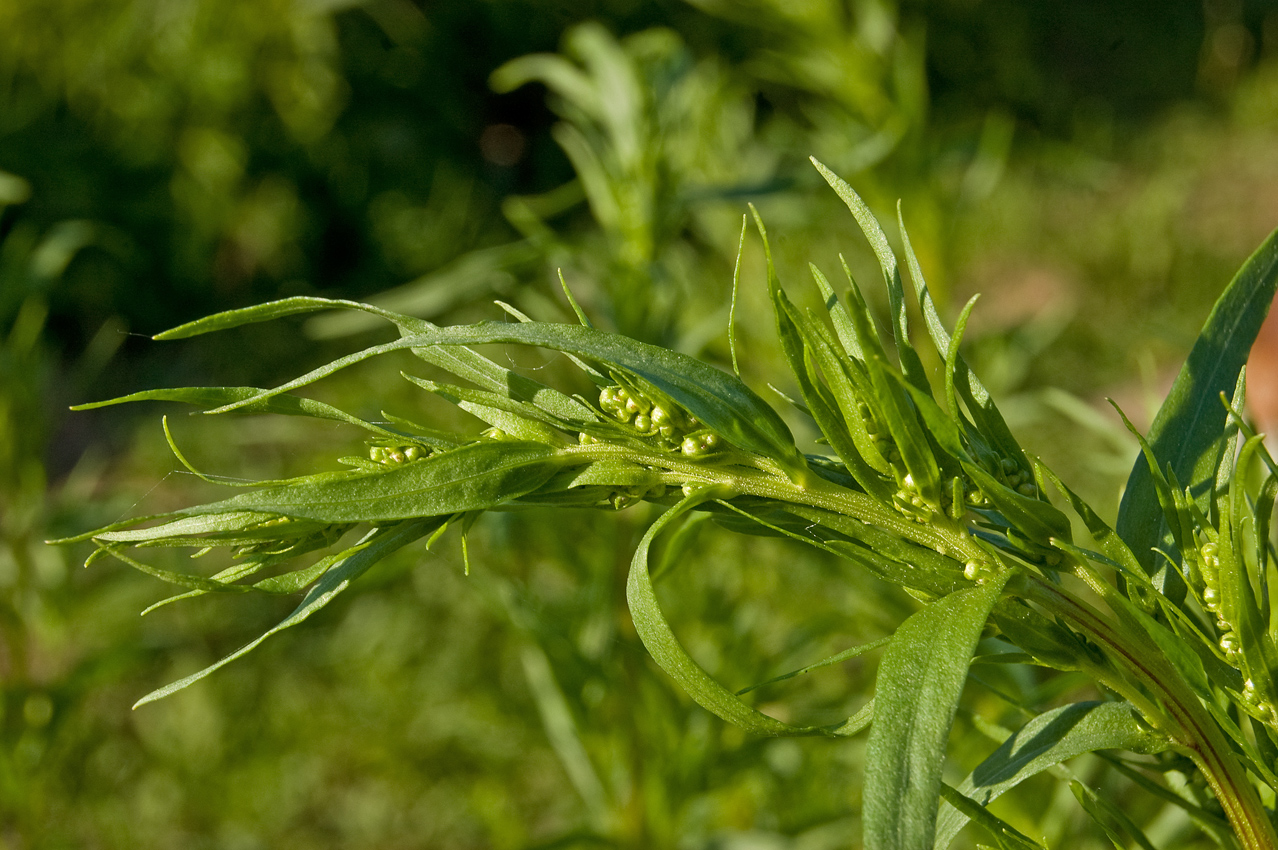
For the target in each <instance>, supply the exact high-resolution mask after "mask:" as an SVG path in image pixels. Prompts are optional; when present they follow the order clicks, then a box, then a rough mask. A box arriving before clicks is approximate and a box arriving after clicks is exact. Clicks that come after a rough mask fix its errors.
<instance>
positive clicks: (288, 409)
mask: <svg viewBox="0 0 1278 850" xmlns="http://www.w3.org/2000/svg"><path fill="white" fill-rule="evenodd" d="M263 392H265V390H263V389H261V388H260V387H174V388H172V389H160V390H144V391H143V392H138V393H130V394H129V395H125V396H120V397H119V398H111V399H107V400H105V401H92V402H88V403H87V404H77V405H75V406H74V407H72V408H71V409H72V410H93V409H94V408H98V407H108V406H110V405H115V404H125V403H127V402H133V401H176V402H181V403H183V404H193V405H195V406H196V407H202V408H204V409H205V410H209V409H212V408H215V407H223V406H225V405H228V404H234V403H236V402H241V401H245V400H247V399H257V398H260V397H261V395H262V393H263ZM236 412H237V413H278V414H282V415H284V416H309V417H311V418H313V419H328V420H330V421H333V422H346V423H348V424H350V425H356V426H358V427H360V428H363V429H365V430H368V431H372V432H373V433H374V434H378V435H380V436H383V437H390V438H398V437H402V436H403V435H402V434H397V433H395V432H394V431H388V430H386V429H385V428H383V427H381V426H380V425H374V424H373V423H372V422H366V421H364V420H363V419H360V418H359V417H358V416H352V415H351V414H349V413H347V412H346V411H344V410H339V409H338V408H336V407H333V406H332V405H331V404H325V403H324V402H322V401H315V400H314V399H309V398H300V397H298V396H292V395H288V394H281V395H273V396H270V397H268V398H260V400H259V401H255V402H253V403H251V404H248V405H246V406H244V407H240V408H237V409H236Z"/></svg>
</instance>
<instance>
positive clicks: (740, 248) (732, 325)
mask: <svg viewBox="0 0 1278 850" xmlns="http://www.w3.org/2000/svg"><path fill="white" fill-rule="evenodd" d="M746 224H747V220H746V216H745V215H744V214H742V216H741V239H740V240H739V241H738V242H737V263H736V265H735V266H733V267H732V303H731V304H729V305H728V352H729V353H730V354H731V355H732V374H734V375H736V376H737V377H738V378H740V377H741V366H740V365H739V364H738V363H737V291H738V290H739V289H740V288H741V256H742V254H744V253H745V237H746Z"/></svg>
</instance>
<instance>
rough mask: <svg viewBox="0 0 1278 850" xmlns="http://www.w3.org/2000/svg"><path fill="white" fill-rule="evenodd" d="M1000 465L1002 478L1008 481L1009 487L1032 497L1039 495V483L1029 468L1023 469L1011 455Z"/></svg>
mask: <svg viewBox="0 0 1278 850" xmlns="http://www.w3.org/2000/svg"><path fill="white" fill-rule="evenodd" d="M999 466H1000V467H1001V469H1000V472H1002V478H1003V480H1004V481H1005V482H1007V486H1008V487H1010V488H1012V489H1013V490H1015V491H1016V492H1017V493H1020V494H1021V495H1022V496H1026V497H1028V498H1031V499H1033V498H1034V497H1036V496H1037V495H1038V485H1036V484H1035V483H1034V476H1033V475H1032V474H1031V473H1030V471H1029V470H1027V469H1022V468H1021V465H1020V464H1019V463H1017V462H1016V461H1014V460H1012V459H1011V458H1010V457H1005V458H1003V459H1002V460H1001V461H1000V462H999Z"/></svg>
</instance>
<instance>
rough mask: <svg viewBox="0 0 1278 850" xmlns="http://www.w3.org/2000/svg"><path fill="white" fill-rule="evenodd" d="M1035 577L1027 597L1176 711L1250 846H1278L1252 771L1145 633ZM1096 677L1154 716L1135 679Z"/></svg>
mask: <svg viewBox="0 0 1278 850" xmlns="http://www.w3.org/2000/svg"><path fill="white" fill-rule="evenodd" d="M1027 578H1028V579H1029V587H1030V593H1029V594H1027V597H1028V598H1030V599H1032V600H1033V601H1035V602H1037V603H1038V604H1040V605H1042V606H1043V607H1044V608H1045V609H1047V610H1048V611H1050V612H1051V613H1053V614H1056V615H1058V616H1059V617H1060V618H1061V619H1062V620H1065V621H1067V622H1069V623H1070V624H1071V625H1072V626H1074V627H1075V628H1077V629H1078V630H1079V631H1081V632H1082V633H1084V634H1085V635H1086V636H1087V637H1088V638H1090V639H1091V640H1093V641H1094V642H1096V643H1097V644H1099V645H1100V646H1102V647H1104V648H1105V649H1106V650H1107V655H1108V656H1109V657H1110V658H1112V659H1114V660H1115V661H1116V662H1117V663H1118V664H1119V665H1120V666H1122V667H1123V668H1124V669H1125V672H1127V673H1128V674H1129V675H1131V676H1132V678H1133V679H1135V681H1137V682H1140V683H1142V684H1144V685H1146V686H1147V687H1149V689H1150V691H1152V692H1153V694H1154V696H1155V697H1156V698H1157V699H1158V701H1159V702H1161V703H1162V704H1163V705H1164V706H1165V707H1166V710H1167V713H1168V714H1169V715H1170V719H1171V721H1172V722H1173V723H1174V724H1175V726H1176V727H1177V728H1176V730H1174V731H1173V730H1166V729H1165V730H1164V731H1166V732H1169V734H1172V735H1173V737H1174V738H1176V739H1178V740H1177V742H1178V743H1179V744H1180V745H1181V746H1183V747H1184V748H1185V749H1186V750H1187V751H1188V753H1189V757H1190V758H1191V759H1192V760H1193V761H1194V763H1195V764H1196V765H1197V766H1198V768H1199V769H1200V770H1201V771H1202V772H1203V775H1204V776H1205V777H1206V778H1207V782H1208V784H1210V785H1211V788H1212V791H1213V792H1214V793H1215V795H1216V799H1218V800H1219V801H1220V804H1221V807H1222V808H1223V809H1224V811H1225V816H1226V817H1227V818H1228V819H1229V823H1230V824H1231V825H1232V826H1233V828H1234V831H1235V833H1237V835H1238V839H1239V841H1240V842H1241V844H1242V846H1243V848H1244V849H1245V850H1278V834H1276V833H1275V832H1274V827H1273V823H1272V821H1271V820H1270V819H1269V813H1268V811H1267V810H1266V809H1265V807H1264V804H1263V803H1261V801H1260V795H1259V794H1257V793H1256V789H1255V787H1253V786H1252V784H1251V782H1250V780H1249V779H1248V777H1247V772H1246V770H1245V768H1244V767H1243V766H1242V764H1241V763H1240V762H1239V761H1238V759H1237V758H1236V757H1235V756H1234V753H1233V750H1232V748H1231V747H1230V746H1229V742H1228V741H1227V740H1226V739H1225V736H1224V734H1223V733H1222V732H1221V730H1220V727H1219V726H1218V725H1217V724H1216V722H1215V721H1214V720H1213V719H1212V717H1211V715H1209V714H1208V713H1207V711H1206V709H1205V708H1204V707H1203V705H1202V703H1200V702H1199V700H1198V697H1197V696H1195V695H1194V694H1193V693H1192V692H1191V691H1190V690H1189V688H1188V686H1187V685H1186V684H1185V682H1184V680H1183V679H1182V678H1181V676H1180V674H1179V673H1177V672H1176V671H1175V669H1174V668H1172V666H1171V665H1170V664H1169V663H1168V662H1167V660H1166V659H1165V658H1164V657H1163V655H1162V653H1161V652H1159V650H1158V648H1157V647H1156V646H1155V645H1154V644H1153V642H1152V641H1150V640H1149V639H1148V638H1147V637H1146V636H1145V635H1144V634H1140V635H1134V634H1120V633H1119V630H1117V629H1115V628H1114V625H1113V624H1112V623H1110V622H1109V621H1108V620H1107V619H1106V618H1105V617H1104V616H1103V615H1101V614H1100V613H1099V612H1098V611H1096V610H1095V609H1094V608H1092V607H1091V606H1090V605H1087V604H1086V603H1085V602H1083V601H1081V600H1079V599H1077V598H1075V597H1074V596H1072V595H1071V594H1069V593H1068V592H1067V591H1065V590H1063V589H1061V588H1059V587H1056V586H1054V585H1051V584H1049V583H1047V582H1046V581H1044V580H1043V579H1042V578H1040V577H1038V576H1034V575H1030V576H1027ZM1092 672H1093V675H1095V676H1096V677H1097V678H1098V679H1100V680H1102V681H1103V683H1104V684H1105V685H1106V686H1107V687H1110V688H1112V689H1113V690H1115V691H1117V692H1118V693H1120V694H1122V695H1123V696H1124V697H1125V698H1127V699H1128V700H1129V701H1130V702H1132V703H1133V704H1135V705H1141V706H1144V707H1145V708H1144V710H1145V713H1146V715H1147V716H1149V719H1151V720H1155V719H1156V717H1157V714H1154V715H1152V716H1151V715H1150V708H1152V706H1150V705H1149V700H1148V699H1147V698H1146V697H1144V695H1143V694H1141V693H1140V691H1139V690H1137V689H1136V688H1135V687H1134V686H1133V684H1132V682H1130V681H1128V680H1127V679H1126V678H1124V677H1120V676H1108V675H1105V674H1104V671H1100V670H1093V671H1092Z"/></svg>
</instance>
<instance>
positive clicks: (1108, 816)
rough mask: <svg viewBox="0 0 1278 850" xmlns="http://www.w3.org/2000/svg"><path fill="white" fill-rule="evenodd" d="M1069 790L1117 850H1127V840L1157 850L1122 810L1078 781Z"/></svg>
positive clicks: (1073, 781) (1145, 848) (1071, 784)
mask: <svg viewBox="0 0 1278 850" xmlns="http://www.w3.org/2000/svg"><path fill="white" fill-rule="evenodd" d="M1069 790H1070V791H1072V792H1073V793H1074V798H1075V799H1076V800H1078V802H1079V804H1080V805H1081V806H1082V807H1083V811H1085V812H1087V814H1088V815H1089V816H1090V817H1091V819H1092V820H1093V821H1094V822H1095V823H1096V825H1097V826H1099V827H1100V828H1101V829H1102V830H1103V831H1104V833H1105V836H1106V837H1107V838H1108V839H1109V840H1110V842H1111V843H1112V844H1113V845H1114V847H1115V848H1117V850H1127V841H1126V839H1127V838H1130V839H1132V840H1133V841H1135V842H1136V843H1137V844H1138V845H1140V847H1141V848H1142V850H1157V848H1156V847H1154V845H1153V844H1152V843H1151V842H1150V840H1149V838H1148V836H1146V835H1145V833H1144V832H1143V831H1142V830H1141V828H1140V827H1138V826H1137V825H1136V824H1135V823H1134V822H1133V821H1132V819H1131V818H1129V817H1128V816H1127V815H1126V814H1124V813H1123V810H1122V809H1120V808H1118V807H1117V806H1115V805H1114V804H1113V803H1111V802H1109V801H1108V800H1106V799H1105V798H1104V797H1101V796H1100V795H1099V794H1097V793H1096V792H1095V791H1093V790H1092V789H1090V788H1088V787H1087V786H1085V785H1083V783H1081V782H1079V781H1078V780H1076V779H1072V780H1070V783H1069Z"/></svg>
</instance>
